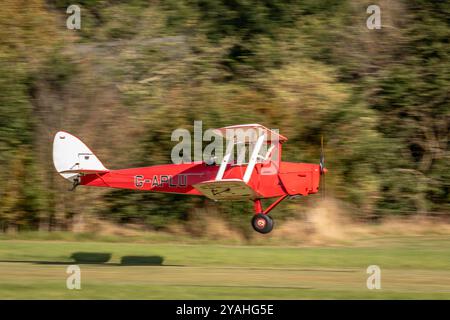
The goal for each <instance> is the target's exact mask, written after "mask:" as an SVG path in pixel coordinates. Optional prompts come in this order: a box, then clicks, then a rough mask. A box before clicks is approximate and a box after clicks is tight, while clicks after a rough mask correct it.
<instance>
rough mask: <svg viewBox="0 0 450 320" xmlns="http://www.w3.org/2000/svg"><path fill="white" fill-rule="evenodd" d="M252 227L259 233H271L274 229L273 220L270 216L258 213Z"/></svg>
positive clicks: (254, 217)
mask: <svg viewBox="0 0 450 320" xmlns="http://www.w3.org/2000/svg"><path fill="white" fill-rule="evenodd" d="M252 226H253V229H255V231H257V232H259V233H269V232H270V231H272V229H273V220H272V218H271V217H269V216H268V215H265V214H262V213H258V214H255V215H254V216H253V218H252Z"/></svg>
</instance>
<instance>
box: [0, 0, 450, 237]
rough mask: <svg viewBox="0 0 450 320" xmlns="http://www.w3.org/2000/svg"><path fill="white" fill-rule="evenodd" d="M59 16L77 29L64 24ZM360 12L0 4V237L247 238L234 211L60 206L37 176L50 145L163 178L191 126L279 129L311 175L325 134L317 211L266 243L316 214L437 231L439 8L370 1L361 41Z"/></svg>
mask: <svg viewBox="0 0 450 320" xmlns="http://www.w3.org/2000/svg"><path fill="white" fill-rule="evenodd" d="M71 4H77V5H79V6H80V8H81V29H80V30H69V29H67V27H66V20H67V18H68V17H69V14H67V13H66V9H67V8H68V7H69V6H70V5H71ZM371 4H374V3H373V1H364V0H361V1H358V0H346V1H343V0H304V1H252V0H234V1H230V0H210V1H202V0H180V1H144V0H132V1H120V0H81V1H77V2H76V3H73V1H71V0H30V1H23V0H5V1H2V2H1V10H0V232H3V233H17V232H21V231H46V232H47V231H76V232H100V231H102V230H103V231H105V230H110V231H111V230H112V231H111V232H113V233H114V232H116V233H119V234H121V233H125V231H124V230H127V229H125V228H123V227H120V225H121V226H125V225H126V226H130V228H131V227H132V228H131V229H130V230H134V231H135V232H137V231H136V230H146V231H156V232H168V233H171V234H182V235H184V236H186V235H187V236H194V237H202V236H205V234H206V235H207V236H208V235H209V236H210V237H213V238H220V237H221V236H223V237H227V236H230V234H232V235H233V237H236V238H237V239H248V238H249V237H250V236H251V234H253V231H252V230H251V227H250V223H249V219H250V217H251V214H252V207H251V203H233V204H231V203H212V202H211V201H209V200H207V199H203V198H197V197H183V196H173V195H158V194H151V193H143V192H132V191H123V190H119V191H117V190H111V189H96V188H91V189H89V188H83V187H80V188H78V189H77V190H76V191H75V192H68V191H67V190H68V189H69V188H70V185H69V184H68V183H67V181H65V180H64V179H62V178H61V177H60V176H59V175H58V174H57V173H56V172H55V170H54V168H53V163H52V140H53V135H54V134H55V133H56V132H57V131H59V130H66V131H68V132H71V133H73V134H75V135H77V136H79V137H81V138H82V140H83V141H84V142H85V143H86V144H87V145H88V146H90V147H91V148H92V149H93V150H94V151H95V153H96V154H97V155H98V157H99V158H100V159H101V160H102V161H103V163H104V164H105V166H107V167H108V168H111V169H119V168H125V167H133V166H147V165H154V164H161V163H169V162H170V152H171V149H172V148H173V146H174V145H175V144H176V143H175V142H172V141H171V139H170V136H171V133H172V131H173V130H174V129H177V128H186V129H188V130H192V129H193V124H194V120H202V121H203V128H204V130H206V129H208V128H215V127H221V126H226V125H234V124H242V123H261V124H263V125H265V126H267V127H269V128H278V129H279V130H280V133H281V134H283V135H285V136H287V137H288V138H289V141H288V142H287V143H286V144H285V145H284V153H283V160H284V161H297V162H300V161H301V162H314V163H318V161H319V154H320V137H321V135H323V136H324V140H325V155H326V161H327V168H328V169H329V173H328V175H327V177H326V198H325V199H324V197H323V194H322V195H320V194H318V195H314V196H310V197H307V198H305V199H297V200H295V201H290V202H287V201H286V203H283V204H282V205H280V206H279V207H278V208H277V210H276V212H275V213H273V216H274V217H275V218H276V219H277V222H279V225H278V227H279V230H277V227H276V228H275V230H274V233H277V232H278V234H279V235H283V237H289V235H292V236H294V237H304V236H305V235H306V234H307V232H308V230H303V229H300V227H299V224H296V223H299V222H308V221H309V222H311V221H313V222H314V220H311V219H314V218H311V216H310V215H309V213H311V212H313V213H314V212H316V213H317V210H318V208H317V206H318V205H321V206H325V208H326V210H325V211H326V212H327V215H328V216H327V217H328V218H330V216H333V215H335V214H339V215H340V217H342V218H345V219H348V220H349V221H353V222H358V223H362V224H373V223H375V224H377V223H382V222H383V221H386V219H392V218H395V219H413V220H412V221H418V220H414V219H419V218H420V219H421V220H420V221H422V222H421V223H425V222H424V221H437V222H438V223H439V224H442V223H443V222H445V221H448V218H449V212H450V211H449V209H450V201H449V200H450V161H449V158H450V153H449V142H448V140H449V129H450V99H449V92H450V90H449V89H450V60H449V55H450V50H449V38H450V26H449V17H450V3H449V2H446V1H425V0H408V1H406V0H405V1H400V0H398V1H394V0H392V1H390V0H378V1H376V4H377V5H379V7H380V8H381V25H382V27H381V29H373V30H370V29H368V28H367V26H366V20H367V19H368V18H369V16H370V14H368V13H366V9H367V7H368V6H369V5H371ZM321 212H323V210H322V211H321ZM217 221H221V223H219V225H220V226H217V224H218V223H217ZM327 221H330V220H327ZM222 222H223V223H222ZM283 223H284V229H283ZM215 224H216V225H215ZM415 224H416V223H413V224H412V225H415ZM317 225H322V226H323V225H324V222H323V221H318V224H317ZM105 226H106V227H105ZM224 226H226V227H224ZM289 226H290V228H289ZM292 226H294V227H292ZM333 226H335V221H334V220H332V223H331V224H330V225H328V226H327V228H328V229H326V231H325V233H327V234H330V233H332V232H331V231H330V230H332V229H330V228H333ZM293 228H294V229H293ZM134 231H133V232H134ZM300 231H301V232H300ZM447 231H448V230H447ZM105 232H107V231H105ZM130 232H131V231H130Z"/></svg>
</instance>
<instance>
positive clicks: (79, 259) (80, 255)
mask: <svg viewBox="0 0 450 320" xmlns="http://www.w3.org/2000/svg"><path fill="white" fill-rule="evenodd" d="M70 258H72V259H73V260H74V261H75V263H77V264H91V263H92V264H102V263H107V262H108V261H109V260H110V259H111V253H104V252H74V253H72V255H71V256H70Z"/></svg>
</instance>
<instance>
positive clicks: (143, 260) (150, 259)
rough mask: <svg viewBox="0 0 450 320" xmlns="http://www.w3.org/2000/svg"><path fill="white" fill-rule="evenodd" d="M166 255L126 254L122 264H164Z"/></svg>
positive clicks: (121, 261) (121, 260)
mask: <svg viewBox="0 0 450 320" xmlns="http://www.w3.org/2000/svg"><path fill="white" fill-rule="evenodd" d="M163 261H164V257H161V256H124V257H122V259H120V264H121V265H124V266H162V264H163Z"/></svg>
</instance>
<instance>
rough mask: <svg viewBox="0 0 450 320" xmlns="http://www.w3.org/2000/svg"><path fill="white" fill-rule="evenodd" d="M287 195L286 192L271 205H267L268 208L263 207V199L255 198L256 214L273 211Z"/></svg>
mask: <svg viewBox="0 0 450 320" xmlns="http://www.w3.org/2000/svg"><path fill="white" fill-rule="evenodd" d="M287 196H288V195H287V194H285V195H283V196H281V197H279V198H278V199H277V200H275V201H274V202H273V203H272V204H271V205H270V206H269V207H267V209H266V210H264V209H263V207H262V204H261V199H255V200H254V208H255V214H258V213H262V214H268V213H269V212H270V211H272V209H273V208H275V207H276V206H277V205H279V204H280V202H281V201H283V200H284V199H285V198H286V197H287Z"/></svg>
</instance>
